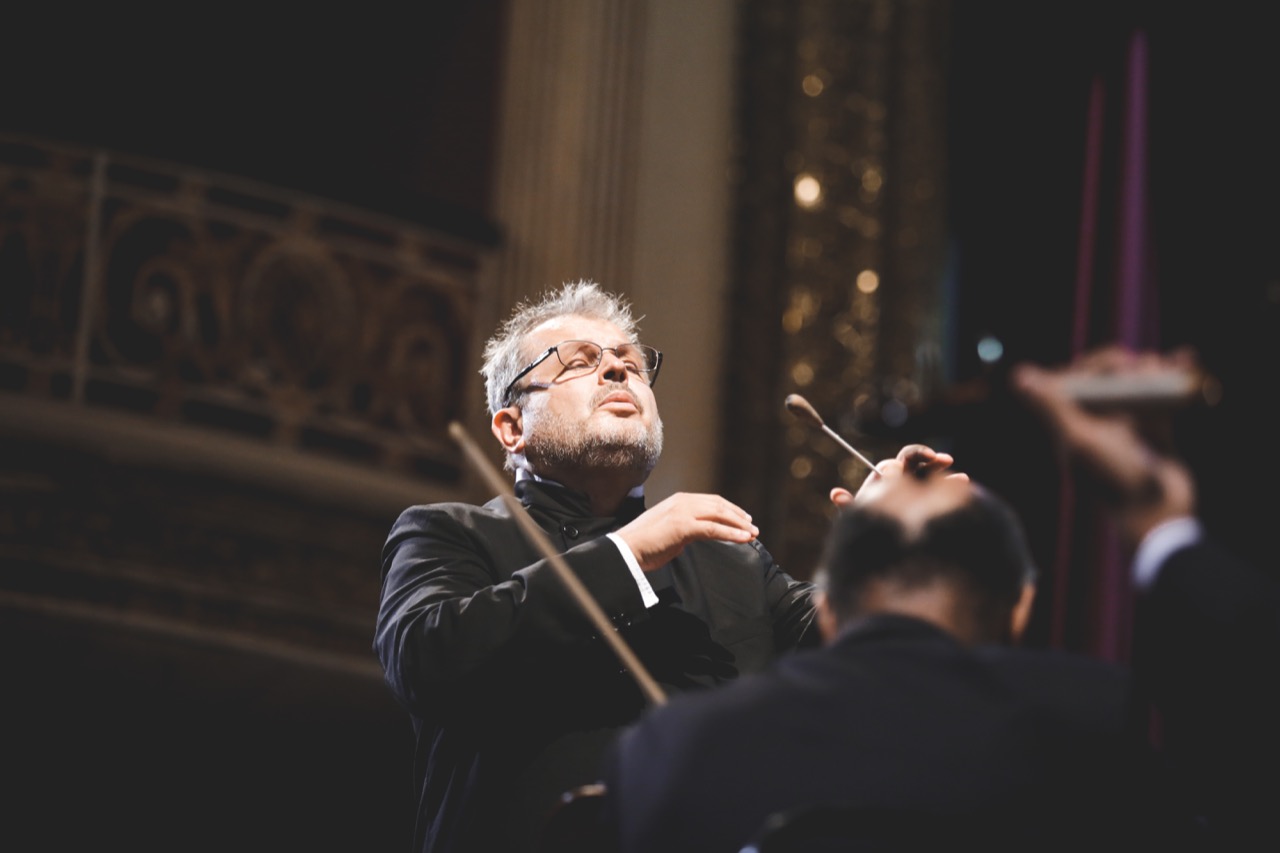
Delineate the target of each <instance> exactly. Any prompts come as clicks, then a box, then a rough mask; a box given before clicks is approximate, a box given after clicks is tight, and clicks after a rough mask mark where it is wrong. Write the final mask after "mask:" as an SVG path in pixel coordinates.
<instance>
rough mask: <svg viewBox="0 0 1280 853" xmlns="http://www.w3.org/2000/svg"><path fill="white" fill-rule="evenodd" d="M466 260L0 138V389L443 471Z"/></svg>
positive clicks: (368, 230) (426, 245) (356, 226)
mask: <svg viewBox="0 0 1280 853" xmlns="http://www.w3.org/2000/svg"><path fill="white" fill-rule="evenodd" d="M482 253H483V249H482V247H479V246H469V245H466V244H463V243H459V242H458V241H456V240H452V239H450V238H447V237H444V236H442V235H437V234H433V233H431V232H428V231H426V230H425V229H420V228H416V227H414V226H411V225H408V224H404V223H388V222H387V221H386V220H385V219H382V218H379V217H375V216H373V215H365V214H362V213H361V212H359V211H351V210H346V209H340V208H338V207H336V206H327V205H326V204H325V203H323V202H321V201H318V200H314V199H307V198H303V197H300V196H296V195H291V194H286V193H283V192H277V191H273V190H271V189H269V188H262V187H250V186H246V185H242V184H241V183H240V182H237V181H234V180H233V179H225V180H222V179H217V178H213V177H210V176H208V175H198V174H183V173H181V172H180V171H178V170H174V169H171V168H169V167H165V166H162V165H159V164H152V163H145V162H140V161H136V160H126V159H123V158H119V157H112V156H108V155H105V154H102V153H94V152H89V151H74V150H70V149H66V148H54V147H52V146H48V145H46V144H43V143H39V142H33V141H30V140H23V139H16V138H7V137H0V388H2V389H3V390H7V391H10V392H16V393H18V394H25V395H32V396H37V397H42V398H53V399H61V400H64V401H66V402H68V403H70V404H74V405H88V406H95V405H103V406H110V407H114V408H123V409H126V410H130V411H133V412H135V413H137V414H140V415H144V416H148V417H152V418H159V419H164V420H177V421H183V422H188V423H194V424H200V425H202V426H213V427H217V428H219V429H223V430H230V431H232V432H236V433H240V434H242V435H244V436H245V437H247V438H250V439H253V440H259V441H270V442H276V443H280V444H283V445H287V446H290V447H293V448H296V449H300V450H303V451H307V452H318V453H323V454H326V455H337V456H338V457H340V458H349V459H351V460H353V461H356V462H358V463H359V464H361V465H375V466H383V467H386V468H388V469H390V470H394V471H397V472H399V473H405V474H409V475H410V476H427V477H431V478H437V479H443V480H445V481H447V482H454V481H456V480H457V479H458V478H459V477H460V475H461V472H460V470H459V466H458V465H457V457H456V453H454V452H453V448H452V446H451V443H450V442H449V441H448V440H447V437H446V436H445V434H444V430H445V427H446V425H447V423H448V421H449V420H450V419H453V418H456V417H459V416H460V415H461V414H462V413H463V412H464V411H465V409H464V403H465V402H466V401H467V400H468V399H469V395H470V393H472V392H473V391H474V389H475V387H476V385H477V383H474V382H470V381H468V380H469V379H471V377H470V376H469V375H467V374H468V368H469V367H470V351H471V349H472V341H471V325H472V322H473V320H474V317H475V310H474V309H475V304H476V302H477V300H478V298H479V288H480V284H481V283H480V281H479V276H480V270H481V268H482V258H481V255H482ZM86 283H87V286H86ZM86 321H87V326H85V327H83V328H82V326H81V324H82V323H85V322H86Z"/></svg>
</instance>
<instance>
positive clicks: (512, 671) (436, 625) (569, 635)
mask: <svg viewBox="0 0 1280 853" xmlns="http://www.w3.org/2000/svg"><path fill="white" fill-rule="evenodd" d="M482 512H487V513H488V515H478V513H477V510H476V509H475V508H474V507H464V506H463V505H432V506H418V507H411V508H410V509H408V510H406V511H405V512H404V513H402V514H401V516H400V518H399V519H398V520H397V521H396V523H395V525H394V526H393V527H392V529H391V532H390V534H389V536H388V538H387V542H386V545H385V546H384V548H383V558H382V596H381V603H380V606H379V610H378V621H377V627H376V631H375V636H374V650H375V651H376V653H377V655H378V658H379V660H380V661H381V663H382V666H383V670H384V672H385V677H386V681H387V684H388V686H389V687H390V688H391V690H392V692H393V693H394V695H395V696H396V697H397V698H398V699H399V700H400V702H401V703H402V704H404V705H405V706H406V707H408V708H409V709H410V710H413V711H418V712H427V711H430V710H437V711H438V710H440V709H441V708H444V707H448V708H453V709H454V710H458V709H463V710H465V709H467V708H469V707H476V705H477V703H481V702H483V703H492V702H494V701H495V700H503V699H508V698H509V699H513V700H516V699H519V698H520V697H521V696H528V695H529V694H528V692H527V691H529V690H536V689H537V688H538V684H539V683H540V681H543V680H545V679H554V678H555V677H556V674H557V672H559V671H562V670H565V669H568V668H570V667H572V666H573V664H574V662H575V661H577V662H578V663H579V664H580V663H581V656H582V655H584V654H587V655H595V656H597V657H598V656H599V655H600V651H599V647H601V646H605V645H606V644H604V643H602V642H601V641H600V640H599V638H598V637H596V636H595V626H594V624H593V623H592V622H591V621H590V620H589V618H588V617H587V616H586V614H585V613H584V612H583V611H582V609H581V607H580V606H579V605H578V603H577V601H576V600H575V599H574V598H573V597H572V596H571V594H570V593H569V591H568V589H567V588H566V587H565V585H564V583H563V582H562V581H561V579H560V577H559V575H558V574H557V573H556V570H555V567H554V566H552V565H551V564H550V563H549V562H548V561H546V560H542V559H536V557H537V553H536V551H534V549H533V548H532V547H531V546H529V545H528V544H527V543H524V542H523V541H522V540H521V538H520V531H519V530H518V529H517V528H516V526H515V524H514V523H513V522H511V520H510V519H502V518H500V517H497V516H496V515H495V514H494V513H492V512H489V511H487V510H485V511H482ZM563 556H564V560H565V562H566V563H567V564H568V566H569V567H570V569H571V570H572V571H573V572H574V573H575V574H576V575H577V577H578V579H579V580H581V581H582V582H583V584H584V585H585V586H586V588H587V590H588V591H589V592H590V593H591V594H592V596H593V597H594V598H595V600H596V601H597V603H599V604H600V605H601V607H602V608H603V609H604V610H605V612H606V614H607V615H608V616H609V617H610V618H611V619H614V620H615V621H619V622H621V621H623V620H625V619H627V618H629V615H631V614H635V613H638V612H640V611H643V610H644V604H643V602H642V600H641V597H640V592H639V589H638V588H637V587H636V584H635V581H634V580H633V579H632V577H631V574H630V572H629V571H628V569H627V567H626V563H625V562H624V560H623V558H622V555H621V554H620V553H619V552H618V549H617V547H616V546H615V545H614V544H613V543H612V542H610V541H609V540H608V539H606V538H604V537H600V538H596V539H592V540H590V541H587V542H584V543H582V544H580V545H576V546H575V547H573V548H570V549H569V550H568V551H566V552H565V553H564V555H563Z"/></svg>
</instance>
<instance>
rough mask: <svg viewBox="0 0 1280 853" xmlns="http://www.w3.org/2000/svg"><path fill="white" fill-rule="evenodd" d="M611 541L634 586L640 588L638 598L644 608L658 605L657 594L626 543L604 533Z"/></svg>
mask: <svg viewBox="0 0 1280 853" xmlns="http://www.w3.org/2000/svg"><path fill="white" fill-rule="evenodd" d="M605 536H608V537H609V538H610V539H612V540H613V544H614V545H617V546H618V551H620V552H621V553H622V559H623V560H624V561H626V564H627V568H628V569H630V570H631V576H632V577H633V578H635V579H636V586H638V587H640V598H641V600H642V601H644V606H645V607H646V608H649V607H652V606H653V605H655V604H657V603H658V594H657V593H656V592H654V591H653V587H652V586H650V585H649V579H648V578H646V577H645V576H644V571H643V570H642V569H641V568H640V564H639V563H638V562H636V555H635V554H632V553H631V548H630V547H629V546H628V545H627V543H626V542H623V541H622V537H621V536H618V535H616V534H613V533H606V534H605Z"/></svg>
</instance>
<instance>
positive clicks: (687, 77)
mask: <svg viewBox="0 0 1280 853" xmlns="http://www.w3.org/2000/svg"><path fill="white" fill-rule="evenodd" d="M732 15H733V4H732V3H731V2H729V0H698V2H692V3H691V2H687V0H650V2H649V7H648V28H647V31H648V38H647V44H646V46H645V56H644V85H643V89H642V91H643V95H642V109H641V126H640V152H639V180H638V181H637V182H636V184H637V199H636V217H635V247H636V249H635V257H634V261H633V264H632V269H633V272H632V274H631V282H632V284H631V289H632V293H633V297H634V301H635V304H636V307H637V308H638V309H639V311H640V312H641V313H643V314H645V315H646V316H645V320H644V323H643V325H642V329H643V331H644V337H645V339H646V340H647V341H649V342H651V343H652V344H654V345H655V346H657V347H658V348H659V349H661V350H662V351H663V353H664V354H665V357H666V358H667V359H668V361H667V363H666V366H665V367H664V368H663V372H662V376H661V380H660V382H659V385H658V388H657V394H658V400H659V404H660V406H661V410H662V419H663V423H664V424H665V426H666V434H667V444H666V451H665V452H664V454H663V459H662V462H661V463H660V464H659V466H658V468H657V469H656V470H655V471H654V473H653V476H652V477H651V478H650V481H649V484H648V487H647V491H648V493H649V496H650V499H651V502H652V501H653V500H655V499H658V498H661V497H665V496H666V495H669V494H671V493H672V492H675V491H711V490H713V489H714V487H715V462H716V442H718V441H720V440H723V439H722V436H721V429H720V427H719V423H718V420H719V419H718V411H717V409H718V405H717V401H718V398H717V384H718V383H717V378H718V376H719V375H720V369H721V368H720V362H721V347H722V341H723V331H724V330H723V319H724V312H723V310H722V300H723V299H724V298H725V286H726V280H725V276H726V274H727V269H728V236H729V219H728V214H729V182H728V157H729V150H730V131H731V126H730V124H731V120H732V98H733V91H732V75H731V72H732V60H733V56H732V52H733V44H732V38H733V17H732Z"/></svg>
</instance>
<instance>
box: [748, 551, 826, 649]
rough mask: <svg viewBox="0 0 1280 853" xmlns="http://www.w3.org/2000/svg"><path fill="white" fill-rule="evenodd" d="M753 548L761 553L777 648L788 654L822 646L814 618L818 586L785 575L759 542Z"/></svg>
mask: <svg viewBox="0 0 1280 853" xmlns="http://www.w3.org/2000/svg"><path fill="white" fill-rule="evenodd" d="M751 544H752V546H753V547H754V548H755V549H756V550H757V551H758V552H759V553H760V558H761V560H762V561H763V565H764V584H765V599H766V601H767V602H768V605H769V611H770V613H771V614H772V617H773V637H774V647H775V648H776V649H777V651H779V652H785V651H789V650H791V649H796V648H813V647H815V646H818V645H821V642H822V638H821V636H820V635H819V634H818V626H817V624H816V621H817V620H816V619H815V618H814V617H815V615H816V614H815V611H814V606H813V593H814V589H815V587H814V585H813V584H812V583H810V582H808V581H801V580H797V579H796V578H793V577H791V575H789V574H787V573H786V572H784V571H783V570H782V567H781V566H779V565H778V564H777V562H776V561H775V560H774V559H773V555H772V554H770V553H769V552H768V550H766V549H765V547H764V546H763V545H761V544H760V542H759V540H755V541H753V542H752V543H751Z"/></svg>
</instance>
